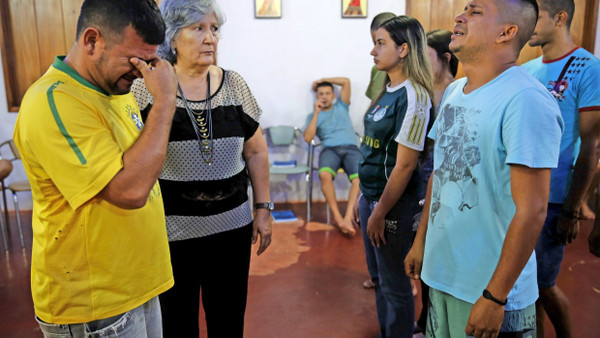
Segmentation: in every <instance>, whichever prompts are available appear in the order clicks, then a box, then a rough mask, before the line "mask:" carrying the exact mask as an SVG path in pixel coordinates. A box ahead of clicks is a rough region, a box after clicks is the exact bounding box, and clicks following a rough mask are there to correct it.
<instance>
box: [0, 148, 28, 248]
mask: <svg viewBox="0 0 600 338" xmlns="http://www.w3.org/2000/svg"><path fill="white" fill-rule="evenodd" d="M6 148H8V149H10V157H9V156H6V152H2V149H6ZM0 155H1V156H2V158H5V159H7V160H10V161H11V162H15V161H20V160H21V154H20V153H19V149H17V146H16V145H15V143H14V141H13V140H8V141H4V142H2V143H0ZM6 190H10V191H11V193H12V198H13V203H14V206H15V213H16V216H17V227H18V230H19V237H20V239H21V247H23V248H24V247H25V241H24V239H23V226H22V223H21V212H20V209H19V198H18V197H17V193H18V192H21V191H31V185H30V184H29V181H28V180H20V181H15V182H11V183H10V184H8V185H7V184H5V183H4V180H2V200H3V202H4V219H5V221H6V227H8V224H9V220H8V207H7V204H6ZM2 235H3V236H5V231H3V233H2ZM4 246H5V249H6V250H8V246H7V241H6V238H4Z"/></svg>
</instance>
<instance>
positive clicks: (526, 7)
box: [496, 0, 539, 50]
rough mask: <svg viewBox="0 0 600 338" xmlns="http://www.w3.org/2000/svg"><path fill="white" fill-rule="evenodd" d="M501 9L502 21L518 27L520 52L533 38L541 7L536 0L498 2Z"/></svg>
mask: <svg viewBox="0 0 600 338" xmlns="http://www.w3.org/2000/svg"><path fill="white" fill-rule="evenodd" d="M496 5H497V6H498V8H499V9H500V11H499V12H500V16H501V17H500V21H501V22H504V23H510V24H514V25H517V26H518V27H519V31H518V33H517V37H516V38H517V45H518V48H519V50H521V49H522V48H523V46H525V44H526V43H527V41H529V39H530V38H531V35H532V34H533V31H534V30H535V25H536V23H537V18H538V14H539V7H538V4H537V1H535V0H496Z"/></svg>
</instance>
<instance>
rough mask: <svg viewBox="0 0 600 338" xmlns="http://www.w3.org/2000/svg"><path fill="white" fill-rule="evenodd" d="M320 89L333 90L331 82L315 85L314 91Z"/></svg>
mask: <svg viewBox="0 0 600 338" xmlns="http://www.w3.org/2000/svg"><path fill="white" fill-rule="evenodd" d="M321 87H331V90H333V84H332V83H331V82H327V81H323V82H321V83H319V84H318V85H317V88H316V89H315V91H318V90H319V88H321Z"/></svg>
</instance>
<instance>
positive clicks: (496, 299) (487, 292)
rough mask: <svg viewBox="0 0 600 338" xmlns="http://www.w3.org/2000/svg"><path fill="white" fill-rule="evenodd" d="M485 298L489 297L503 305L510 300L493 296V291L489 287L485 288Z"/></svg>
mask: <svg viewBox="0 0 600 338" xmlns="http://www.w3.org/2000/svg"><path fill="white" fill-rule="evenodd" d="M483 298H485V299H489V300H491V301H492V302H494V303H496V304H498V305H502V306H504V305H506V303H507V302H508V299H505V300H504V301H501V300H500V299H498V298H496V297H494V296H492V293H491V292H489V291H488V290H487V289H484V290H483Z"/></svg>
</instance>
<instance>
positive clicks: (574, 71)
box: [548, 56, 590, 102]
mask: <svg viewBox="0 0 600 338" xmlns="http://www.w3.org/2000/svg"><path fill="white" fill-rule="evenodd" d="M589 60H590V58H589V57H578V56H571V57H570V58H569V60H567V63H565V66H564V67H563V69H562V71H561V72H560V75H559V76H558V79H556V81H549V82H548V90H549V91H550V94H552V96H554V97H555V98H556V99H557V100H558V101H559V102H562V100H563V99H564V98H565V95H564V94H565V91H566V90H567V89H568V88H569V83H570V82H572V81H573V80H574V79H575V77H576V76H577V75H578V74H579V73H580V72H581V70H582V69H583V67H584V66H585V63H586V61H589Z"/></svg>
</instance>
